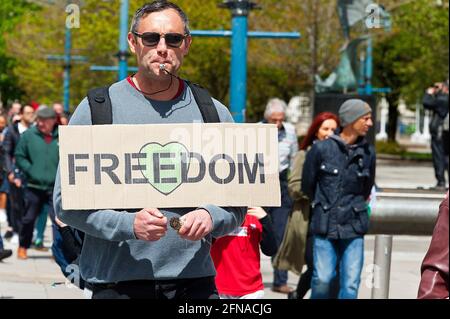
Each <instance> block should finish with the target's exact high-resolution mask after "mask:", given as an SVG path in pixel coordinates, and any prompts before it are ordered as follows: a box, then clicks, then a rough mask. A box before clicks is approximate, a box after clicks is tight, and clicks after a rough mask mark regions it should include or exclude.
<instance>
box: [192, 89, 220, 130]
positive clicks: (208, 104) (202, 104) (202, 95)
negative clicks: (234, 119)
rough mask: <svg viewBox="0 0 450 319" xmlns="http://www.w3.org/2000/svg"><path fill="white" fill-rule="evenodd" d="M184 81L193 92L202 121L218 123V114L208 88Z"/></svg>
mask: <svg viewBox="0 0 450 319" xmlns="http://www.w3.org/2000/svg"><path fill="white" fill-rule="evenodd" d="M186 83H187V84H188V85H189V87H190V88H191V91H192V94H194V99H195V101H196V102H197V105H198V108H199V109H200V113H202V117H203V122H204V123H220V118H219V114H218V113H217V109H216V106H215V105H214V102H213V100H212V98H211V95H210V94H209V92H208V90H206V89H205V88H203V87H201V86H200V85H198V84H195V83H191V82H189V81H186Z"/></svg>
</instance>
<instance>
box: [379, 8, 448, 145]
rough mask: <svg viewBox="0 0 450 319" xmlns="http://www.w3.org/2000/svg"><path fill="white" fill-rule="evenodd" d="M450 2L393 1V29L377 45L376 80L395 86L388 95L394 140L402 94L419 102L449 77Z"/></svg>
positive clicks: (411, 102)
mask: <svg viewBox="0 0 450 319" xmlns="http://www.w3.org/2000/svg"><path fill="white" fill-rule="evenodd" d="M448 4H449V2H448V0H446V1H441V4H440V5H439V4H437V2H436V1H430V0H416V1H403V2H400V3H398V2H397V1H395V2H394V1H392V4H391V15H392V24H393V30H392V32H391V33H389V34H387V35H384V36H381V37H379V38H378V39H377V41H376V42H375V45H374V46H375V50H374V71H375V72H374V75H375V84H376V85H377V86H382V87H390V88H391V90H392V92H391V93H390V94H388V96H387V98H388V100H389V103H390V109H389V125H388V134H389V139H390V140H395V132H396V128H397V117H398V114H397V104H398V100H399V97H400V96H402V97H403V98H404V99H405V101H406V102H407V103H410V104H415V103H416V102H417V101H419V100H420V99H421V98H422V95H423V93H424V91H425V89H426V88H427V87H429V86H431V85H432V84H433V83H434V82H441V81H443V80H445V79H447V78H448V72H449V69H448V65H449V56H448V54H449V52H448V50H449V33H448ZM388 10H389V6H388Z"/></svg>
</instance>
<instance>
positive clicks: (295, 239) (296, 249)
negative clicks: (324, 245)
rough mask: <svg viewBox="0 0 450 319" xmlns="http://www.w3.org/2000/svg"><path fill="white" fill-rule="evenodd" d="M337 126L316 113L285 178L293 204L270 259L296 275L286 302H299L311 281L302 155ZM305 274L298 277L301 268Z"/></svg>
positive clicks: (329, 117) (331, 118)
mask: <svg viewBox="0 0 450 319" xmlns="http://www.w3.org/2000/svg"><path fill="white" fill-rule="evenodd" d="M338 127H339V119H338V117H337V115H335V114H333V113H330V112H323V113H319V114H318V115H317V116H316V117H315V118H314V119H313V122H312V124H311V126H310V127H309V129H308V132H307V133H306V136H305V137H304V138H303V141H302V143H301V145H300V151H299V152H298V153H297V155H296V156H295V158H294V162H293V165H292V171H291V173H290V175H289V180H288V188H289V195H290V196H291V198H292V200H293V201H294V209H293V211H292V213H291V215H290V216H289V220H288V224H287V227H286V231H285V233H284V238H283V242H282V243H281V246H280V249H279V251H278V253H277V255H276V257H275V259H274V262H273V264H274V265H273V266H274V268H277V269H282V270H290V271H292V272H294V273H295V274H297V275H300V280H299V282H298V285H297V289H296V291H293V292H292V293H290V294H289V296H288V298H289V299H303V297H304V296H305V295H306V293H307V291H308V290H309V289H310V287H311V278H312V270H313V267H312V259H313V258H312V256H313V255H312V237H311V236H309V235H308V229H309V212H310V202H309V200H308V198H307V197H306V195H304V194H303V193H302V191H301V189H300V185H301V179H302V171H303V163H304V161H305V158H306V153H307V151H308V150H309V148H310V147H311V145H312V144H313V143H316V142H317V141H322V140H324V139H326V138H328V137H329V136H330V135H332V134H333V133H334V130H335V129H337V128H338ZM305 262H306V265H307V271H306V272H305V273H303V274H302V268H303V265H304V264H305Z"/></svg>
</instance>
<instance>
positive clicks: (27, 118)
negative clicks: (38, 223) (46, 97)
mask: <svg viewBox="0 0 450 319" xmlns="http://www.w3.org/2000/svg"><path fill="white" fill-rule="evenodd" d="M19 115H20V121H18V122H13V123H11V124H9V126H8V128H7V132H6V134H5V138H4V140H3V147H4V149H5V164H6V176H7V179H8V183H9V194H8V202H9V205H8V216H9V226H10V227H9V229H8V230H7V231H6V233H5V238H11V237H15V238H17V236H18V235H17V234H18V233H19V231H20V228H21V224H22V221H21V220H22V215H23V214H24V210H25V207H24V195H23V184H24V181H23V178H24V176H23V175H22V173H21V172H20V170H19V168H18V167H17V165H16V162H15V155H14V153H15V151H16V147H17V144H18V143H19V140H20V137H21V136H22V134H23V133H24V132H25V131H26V130H27V129H28V128H29V127H30V126H31V125H32V124H33V122H34V120H35V111H34V108H33V107H32V106H30V105H23V106H22V107H21V108H20V111H19Z"/></svg>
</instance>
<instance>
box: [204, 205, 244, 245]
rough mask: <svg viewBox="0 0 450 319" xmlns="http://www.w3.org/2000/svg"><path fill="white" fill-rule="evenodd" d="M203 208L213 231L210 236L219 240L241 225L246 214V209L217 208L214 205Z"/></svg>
mask: <svg viewBox="0 0 450 319" xmlns="http://www.w3.org/2000/svg"><path fill="white" fill-rule="evenodd" d="M199 208H203V209H205V210H207V211H208V213H209V214H210V215H211V219H212V222H213V230H212V232H211V235H212V236H213V237H214V238H219V237H222V236H225V235H228V234H229V233H231V232H232V231H233V230H235V229H236V228H237V227H239V226H240V225H242V223H243V222H244V219H245V214H246V213H247V207H218V206H215V205H203V206H200V207H199Z"/></svg>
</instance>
